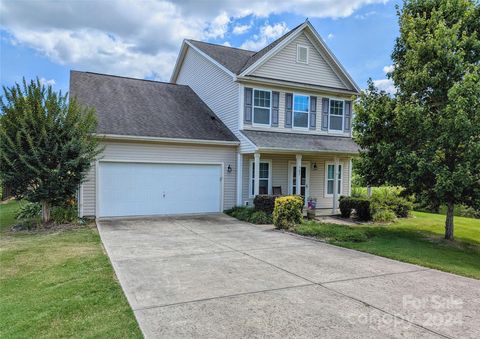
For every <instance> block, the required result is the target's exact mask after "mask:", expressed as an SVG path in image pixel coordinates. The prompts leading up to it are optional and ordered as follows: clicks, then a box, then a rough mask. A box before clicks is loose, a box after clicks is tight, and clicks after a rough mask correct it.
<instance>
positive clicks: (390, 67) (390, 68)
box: [383, 65, 395, 73]
mask: <svg viewBox="0 0 480 339" xmlns="http://www.w3.org/2000/svg"><path fill="white" fill-rule="evenodd" d="M394 69H395V65H388V66H384V67H383V72H384V73H391V72H393V70H394Z"/></svg>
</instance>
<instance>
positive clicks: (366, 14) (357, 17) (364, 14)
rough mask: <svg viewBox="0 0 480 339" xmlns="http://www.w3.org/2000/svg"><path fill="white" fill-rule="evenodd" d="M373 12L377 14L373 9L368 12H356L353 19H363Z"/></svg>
mask: <svg viewBox="0 0 480 339" xmlns="http://www.w3.org/2000/svg"><path fill="white" fill-rule="evenodd" d="M375 14H377V12H375V11H370V12H367V13H363V14H357V15H355V19H360V20H365V19H367V18H368V17H369V16H372V15H375Z"/></svg>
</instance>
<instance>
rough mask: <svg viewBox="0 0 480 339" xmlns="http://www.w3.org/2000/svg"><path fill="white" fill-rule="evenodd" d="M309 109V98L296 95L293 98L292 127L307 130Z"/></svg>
mask: <svg viewBox="0 0 480 339" xmlns="http://www.w3.org/2000/svg"><path fill="white" fill-rule="evenodd" d="M309 107H310V97H309V96H307V95H297V94H295V95H294V96H293V127H297V128H308V113H309Z"/></svg>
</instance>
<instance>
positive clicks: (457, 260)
mask: <svg viewBox="0 0 480 339" xmlns="http://www.w3.org/2000/svg"><path fill="white" fill-rule="evenodd" d="M413 216H414V217H413V218H407V219H399V221H398V222H396V223H394V224H390V225H383V226H378V225H376V226H370V225H359V226H343V225H333V224H321V223H318V222H313V221H308V222H304V223H303V224H301V225H299V226H297V227H296V228H295V229H294V232H296V233H298V234H302V235H307V236H314V237H318V238H321V239H325V240H326V241H327V242H329V243H332V244H335V245H338V246H343V247H348V248H352V249H356V250H360V251H364V252H369V253H373V254H377V255H380V256H384V257H388V258H392V259H397V260H401V261H405V262H409V263H413V264H418V265H422V266H426V267H431V268H435V269H439V270H442V271H446V272H451V273H456V274H460V275H464V276H467V277H473V278H477V279H480V220H479V219H471V218H462V217H455V237H456V240H455V241H453V242H450V241H446V240H444V239H443V233H444V223H445V216H443V215H438V214H431V213H422V212H413Z"/></svg>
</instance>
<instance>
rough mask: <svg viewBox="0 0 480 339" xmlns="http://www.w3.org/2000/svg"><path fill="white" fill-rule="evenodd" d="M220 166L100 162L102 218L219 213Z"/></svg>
mask: <svg viewBox="0 0 480 339" xmlns="http://www.w3.org/2000/svg"><path fill="white" fill-rule="evenodd" d="M221 169H222V167H221V166H220V165H197V164H150V163H121V162H100V166H99V174H98V175H99V181H98V184H99V209H100V211H99V215H100V216H101V217H113V216H135V215H157V214H159V215H162V214H183V213H205V212H220V209H221V184H222V182H221V174H222V173H221Z"/></svg>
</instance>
